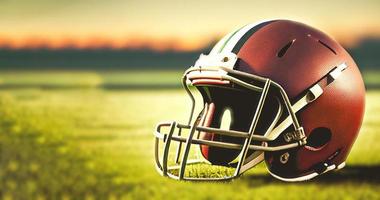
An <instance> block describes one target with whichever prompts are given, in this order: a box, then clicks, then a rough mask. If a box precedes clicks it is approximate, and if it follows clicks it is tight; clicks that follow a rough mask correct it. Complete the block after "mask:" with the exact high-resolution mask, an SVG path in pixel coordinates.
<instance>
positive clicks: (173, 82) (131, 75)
mask: <svg viewBox="0 0 380 200" xmlns="http://www.w3.org/2000/svg"><path fill="white" fill-rule="evenodd" d="M182 73H183V71H180V70H132V71H83V70H79V71H46V70H45V71H0V87H16V88H17V87H47V88H73V87H75V88H78V87H83V88H89V87H112V86H116V87H117V86H119V87H131V86H140V87H141V86H166V87H180V86H181V81H180V80H181V76H182Z"/></svg>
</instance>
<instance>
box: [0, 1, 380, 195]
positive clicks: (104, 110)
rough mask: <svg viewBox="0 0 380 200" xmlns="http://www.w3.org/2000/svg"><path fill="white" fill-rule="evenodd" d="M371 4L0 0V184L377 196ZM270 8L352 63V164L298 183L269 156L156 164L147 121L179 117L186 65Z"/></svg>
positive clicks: (57, 189) (61, 189)
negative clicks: (358, 85)
mask: <svg viewBox="0 0 380 200" xmlns="http://www.w3.org/2000/svg"><path fill="white" fill-rule="evenodd" d="M379 10H380V1H378V0H362V1H343V0H337V1H327V0H326V1H325V0H321V1H297V0H291V1H274V0H267V1H239V2H238V1H224V0H219V1H213V0H211V1H176V0H163V1H146V0H141V1H134V0H131V1H129V0H127V1H123V0H109V1H97V0H67V1H49V0H34V1H29V0H17V1H16V0H0V150H1V154H0V156H1V157H0V195H1V196H2V199H151V198H153V197H154V198H157V199H161V198H169V199H172V198H173V199H174V198H183V199H190V198H197V197H198V198H200V199H207V198H214V197H216V198H219V199H231V198H238V199H239V198H245V197H247V196H252V197H257V198H261V199H267V198H272V197H274V198H280V199H281V198H284V195H288V196H287V197H288V198H291V199H298V198H305V197H307V198H308V199H325V198H330V199H334V198H336V199H342V198H347V199H357V198H362V199H371V198H380V195H379V194H378V191H379V189H380V186H379V183H380V176H379V173H378V171H379V170H380V156H378V155H377V154H376V151H378V150H380V147H379V145H377V144H376V141H378V140H380V136H379V135H378V134H377V132H378V130H379V128H380V118H378V117H377V115H378V113H379V112H380V105H379V102H380V101H379V100H380V90H378V89H380V21H379V19H380V12H379ZM276 18H284V19H291V20H296V21H300V22H303V23H306V24H308V25H310V26H313V27H316V28H318V29H320V30H322V31H323V32H325V33H327V34H328V35H330V36H332V37H333V38H335V39H336V40H337V41H339V42H340V43H341V44H342V45H343V46H344V47H345V48H346V49H347V50H348V52H349V53H350V54H351V55H352V56H353V58H354V60H355V61H356V62H357V64H358V66H359V67H360V70H361V73H362V75H363V77H364V80H365V84H366V88H367V108H366V109H367V113H366V116H365V119H364V122H363V128H362V131H361V132H362V133H361V134H360V136H359V138H358V141H357V143H356V144H355V146H354V148H353V150H352V153H351V155H350V157H349V160H348V166H347V167H346V169H344V170H342V171H341V172H339V173H337V174H334V175H333V174H332V175H326V176H324V177H322V178H320V179H318V180H315V181H312V182H308V183H301V184H286V183H282V182H279V181H276V180H274V179H273V178H271V177H270V176H269V175H268V174H267V173H266V172H265V166H259V167H257V169H256V170H255V171H254V172H250V173H248V175H246V176H244V177H243V178H241V179H240V180H237V181H235V182H232V183H217V184H215V183H213V184H211V183H200V184H193V183H186V182H179V183H178V182H174V181H171V180H167V179H165V178H161V177H159V176H158V174H157V173H156V172H155V169H154V165H153V135H152V131H153V128H154V125H155V123H156V122H158V121H160V120H170V119H183V120H185V119H186V117H187V111H188V108H187V106H186V105H188V103H189V101H188V99H187V97H186V94H185V92H184V91H182V89H181V86H180V77H181V75H182V73H183V71H184V70H185V69H186V68H187V67H189V66H191V65H192V64H193V63H194V61H195V60H196V59H197V58H198V56H199V54H200V53H207V52H208V51H209V49H210V48H211V47H212V45H213V44H215V42H216V41H217V40H218V39H219V38H221V37H222V36H223V35H224V34H226V33H228V32H229V31H231V30H233V29H235V28H238V27H241V26H243V25H245V24H247V23H251V22H255V21H260V20H264V19H276ZM167 105H170V106H171V107H170V109H169V108H168V107H167ZM290 190H291V191H294V193H291V194H289V193H288V192H289V191H290ZM174 191H176V192H174ZM220 191H223V192H220ZM236 191H239V193H238V194H236V193H235V192H236ZM254 195H255V196H254Z"/></svg>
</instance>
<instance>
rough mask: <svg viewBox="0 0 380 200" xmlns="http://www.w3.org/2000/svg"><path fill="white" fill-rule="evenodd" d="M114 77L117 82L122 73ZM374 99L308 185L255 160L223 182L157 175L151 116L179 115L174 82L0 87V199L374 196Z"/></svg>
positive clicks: (378, 122) (378, 165)
mask: <svg viewBox="0 0 380 200" xmlns="http://www.w3.org/2000/svg"><path fill="white" fill-rule="evenodd" d="M70 73H71V72H70ZM70 73H68V74H70ZM91 73H92V72H91ZM104 73H105V72H104ZM73 75H74V76H77V74H76V73H74V72H73ZM102 76H104V77H106V76H107V75H102ZM115 76H116V75H115ZM171 76H174V75H171ZM0 77H2V78H3V77H4V76H0ZM32 77H33V76H32ZM78 77H79V75H78ZM90 77H92V75H91V76H90ZM93 77H97V75H94V76H93ZM12 78H13V79H19V80H20V77H10V79H12ZM94 79H96V78H94ZM110 79H112V78H110ZM3 80H4V79H3ZM52 80H54V78H52ZM102 80H106V78H105V79H102ZM119 80H121V81H123V76H122V75H120V78H119ZM31 81H33V78H31ZM34 81H38V80H34ZM110 81H115V82H118V81H117V79H115V80H110ZM63 83H64V84H66V82H65V81H63ZM379 100H380V91H375V90H372V91H369V92H368V93H367V108H366V111H367V113H366V116H365V120H364V123H363V128H362V130H361V133H360V135H359V138H358V140H357V142H356V143H355V145H354V147H353V150H352V152H351V154H350V156H349V159H348V162H347V168H345V169H343V170H341V171H339V172H336V173H331V174H326V175H324V176H322V177H319V178H317V179H315V180H312V181H310V182H304V183H283V182H280V181H278V180H276V179H274V178H272V177H271V176H270V175H269V174H268V173H267V172H266V169H265V166H264V165H259V166H258V167H256V168H254V169H252V170H250V171H249V172H248V173H246V174H244V176H242V177H241V178H239V179H237V180H234V181H232V182H219V183H207V182H206V183H193V182H178V181H174V180H170V179H167V178H164V177H161V176H159V175H158V174H157V172H156V171H155V168H154V160H153V134H152V132H153V129H154V126H155V124H156V122H158V121H160V120H170V119H179V120H180V121H182V122H184V121H186V119H187V111H188V109H189V108H188V107H187V106H185V105H188V104H186V103H188V102H189V100H188V99H187V96H186V94H185V92H184V91H182V90H180V89H178V90H176V89H171V90H164V89H161V90H103V89H98V88H77V89H70V90H63V89H54V90H43V89H38V88H33V87H31V88H17V89H7V88H5V89H1V91H0V148H1V154H0V156H1V160H0V161H1V162H0V195H1V196H2V199H196V198H199V199H284V198H286V199H379V198H380V193H379V191H380V180H379V179H380V176H379V170H380V156H379V153H378V152H380V146H379V145H378V141H380V135H379V134H378V130H379V129H380V117H379V116H378V113H379V112H380V104H379ZM168 105H170V108H169V107H168Z"/></svg>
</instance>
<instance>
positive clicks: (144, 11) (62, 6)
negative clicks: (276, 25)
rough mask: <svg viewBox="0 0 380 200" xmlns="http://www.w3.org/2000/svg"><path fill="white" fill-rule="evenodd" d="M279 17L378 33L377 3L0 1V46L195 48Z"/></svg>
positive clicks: (350, 39)
mask: <svg viewBox="0 0 380 200" xmlns="http://www.w3.org/2000/svg"><path fill="white" fill-rule="evenodd" d="M352 2H353V3H352ZM274 18H286V19H293V20H297V21H301V22H304V23H307V24H310V25H312V26H315V27H318V28H319V29H321V30H322V31H324V32H326V33H328V34H329V35H331V36H333V37H334V38H336V39H337V40H338V41H340V42H342V43H344V44H345V45H354V44H355V42H357V41H358V40H360V39H361V38H364V37H379V38H380V1H379V0H362V1H355V2H354V1H345V0H339V1H324V0H321V1H296V0H292V1H273V0H262V1H231V0H227V1H224V0H219V1H174V0H172V1H170V0H162V1H144V0H133V1H126V0H124V1H123V0H99V1H95V0H65V1H49V0H33V1H32V0H0V46H2V47H9V48H38V47H50V48H62V47H69V46H71V47H77V48H97V47H112V48H139V47H149V48H154V49H160V50H165V49H177V50H192V49H197V48H201V47H203V46H205V45H207V44H208V43H209V42H211V41H213V40H215V39H217V38H219V37H221V36H222V35H223V34H225V33H227V32H228V31H230V30H232V29H234V28H237V27H240V26H242V25H245V24H247V23H250V22H255V21H259V20H263V19H274Z"/></svg>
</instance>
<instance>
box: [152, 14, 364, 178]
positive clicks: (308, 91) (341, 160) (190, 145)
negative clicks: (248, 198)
mask: <svg viewBox="0 0 380 200" xmlns="http://www.w3.org/2000/svg"><path fill="white" fill-rule="evenodd" d="M182 83H183V86H184V88H185V90H186V92H187V93H188V94H189V96H190V99H191V101H192V105H191V110H190V118H189V121H188V122H187V123H185V124H181V123H177V122H176V121H170V122H162V123H159V124H158V125H157V127H156V130H155V132H154V135H155V159H156V168H157V169H158V171H159V172H160V173H161V174H162V175H164V176H169V177H171V178H174V179H179V180H181V179H185V180H225V179H232V178H235V177H238V176H239V175H241V174H242V173H244V172H245V171H247V170H248V169H250V168H252V167H254V166H256V165H257V164H259V163H260V162H262V161H265V164H266V166H267V169H268V171H269V173H270V174H271V175H272V176H274V177H275V178H278V179H280V180H283V181H303V180H308V179H311V178H313V177H316V176H318V175H320V174H323V173H325V172H328V171H330V170H334V169H340V168H342V167H344V165H345V160H346V158H347V156H348V154H349V152H350V149H351V147H352V145H353V143H354V141H355V140H356V137H357V134H358V132H359V129H360V126H361V122H362V118H363V114H364V102H365V88H364V84H363V80H362V77H361V74H360V71H359V69H358V67H357V66H356V64H355V62H354V61H353V59H352V58H351V56H350V55H349V54H348V53H347V52H346V51H345V50H344V49H343V47H342V46H340V45H339V44H338V43H337V42H336V41H334V40H333V39H331V38H330V37H329V36H327V35H326V34H324V33H322V32H320V31H318V30H317V29H314V28H312V27H310V26H307V25H305V24H302V23H298V22H294V21H290V20H270V21H264V22H260V23H253V24H248V25H246V26H243V27H241V28H239V29H237V30H235V31H233V32H231V33H229V34H227V35H226V36H225V37H223V38H222V39H221V40H220V41H219V42H218V43H217V44H216V45H215V46H214V47H213V48H212V50H211V52H210V53H209V54H208V55H203V54H202V55H200V57H199V59H198V60H197V61H196V62H195V64H194V65H193V66H192V67H190V68H189V69H188V70H187V71H186V72H185V73H184V75H183V79H182ZM194 93H199V94H200V95H199V96H200V97H201V98H199V99H200V100H197V99H196V98H194V96H195V94H194ZM199 104H200V105H202V106H201V108H202V109H201V111H200V112H199V114H198V115H197V117H194V116H193V115H194V114H195V110H196V105H199ZM163 129H166V132H165V131H164V130H163ZM193 158H194V159H193Z"/></svg>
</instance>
